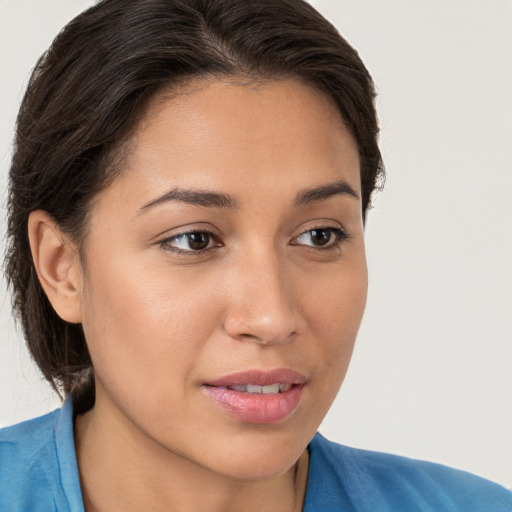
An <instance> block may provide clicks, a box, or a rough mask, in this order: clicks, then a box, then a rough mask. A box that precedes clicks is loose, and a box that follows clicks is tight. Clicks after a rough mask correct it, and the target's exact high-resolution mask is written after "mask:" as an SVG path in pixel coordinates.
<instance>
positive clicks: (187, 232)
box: [157, 226, 223, 256]
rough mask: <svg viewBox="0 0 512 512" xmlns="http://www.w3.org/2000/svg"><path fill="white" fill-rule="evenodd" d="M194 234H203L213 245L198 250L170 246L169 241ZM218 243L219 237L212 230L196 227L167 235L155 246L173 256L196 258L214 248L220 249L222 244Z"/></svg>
mask: <svg viewBox="0 0 512 512" xmlns="http://www.w3.org/2000/svg"><path fill="white" fill-rule="evenodd" d="M194 233H205V234H207V235H209V236H210V237H211V238H212V240H213V242H214V245H213V246H211V247H206V248H205V249H198V250H193V249H190V250H188V249H180V248H178V247H173V246H172V245H170V241H171V240H174V239H176V238H179V237H182V236H187V235H191V234H194ZM219 241H220V235H219V234H218V233H216V232H215V231H214V230H212V229H208V228H204V227H199V226H198V227H192V228H188V229H184V230H183V231H178V232H177V233H173V234H171V235H168V236H166V237H164V238H162V239H160V240H159V241H158V242H157V244H158V245H159V246H160V247H162V248H163V249H164V250H166V251H168V252H171V253H174V254H184V255H187V256H194V255H195V256H198V255H201V254H204V253H206V252H208V251H210V250H211V249H214V248H216V247H221V246H222V245H223V244H222V242H220V243H219Z"/></svg>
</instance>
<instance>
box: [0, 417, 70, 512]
mask: <svg viewBox="0 0 512 512" xmlns="http://www.w3.org/2000/svg"><path fill="white" fill-rule="evenodd" d="M63 422H65V423H66V422H69V423H71V424H72V416H71V411H68V410H66V408H65V407H64V408H63V409H58V410H56V411H53V412H51V413H49V414H46V415H45V416H41V417H40V418H36V419H33V420H29V421H25V422H23V423H19V424H17V425H13V426H11V427H7V428H4V429H0V512H3V511H7V510H9V511H12V512H16V511H24V510H25V511H26V510H31V511H39V510H44V511H46V512H49V511H54V510H55V511H56V510H59V511H60V510H68V509H69V507H68V505H69V503H68V500H67V498H66V496H65V492H64V489H63V485H62V475H61V470H62V454H59V448H58V434H59V430H61V429H62V425H61V424H62V423H63ZM61 437H62V436H61ZM68 445H69V442H68ZM68 448H69V450H68V451H73V456H74V446H73V443H71V446H68Z"/></svg>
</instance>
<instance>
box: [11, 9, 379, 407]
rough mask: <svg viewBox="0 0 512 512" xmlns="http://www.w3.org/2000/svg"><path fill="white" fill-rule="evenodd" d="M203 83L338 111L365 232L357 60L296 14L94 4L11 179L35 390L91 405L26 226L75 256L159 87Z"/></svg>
mask: <svg viewBox="0 0 512 512" xmlns="http://www.w3.org/2000/svg"><path fill="white" fill-rule="evenodd" d="M212 75H221V76H232V77H238V78H239V77H242V78H243V79H245V80H257V79H265V78H270V79H272V78H284V77H291V78H295V79H298V80H300V81H302V82H304V83H306V84H308V85H310V86H312V87H313V88H315V89H316V90H319V91H322V92H323V93H325V94H326V95H328V97H330V98H331V99H332V100H333V101H334V103H335V104H336V105H337V107H338V109H339V111H340V113H341V115H342V117H343V119H344V121H345V123H346V125H347V127H348V128H349V130H350V131H351V133H352V135H353V137H354V139H355V140H356V142H357V145H358V149H359V155H360V162H361V187H362V204H363V212H362V213H363V218H364V217H365V215H366V211H367V209H368V206H369V203H370V198H371V194H372V192H373V191H374V189H375V188H376V186H377V184H378V183H379V180H381V179H382V178H383V167H382V160H381V155H380V152H379V148H378V145H377V136H378V124H377V118H376V113H375V107H374V97H375V91H374V86H373V82H372V79H371V77H370V75H369V73H368V71H367V70H366V68H365V66H364V64H363V63H362V61H361V60H360V58H359V56H358V54H357V52H356V51H355V50H354V49H353V48H352V47H351V46H350V45H349V44H348V43H347V42H346V41H345V40H344V39H343V38H342V37H341V36H340V34H339V33H338V32H337V30H336V29H335V28H334V27H333V26H332V25H331V24H330V23H329V22H328V21H327V20H325V19H324V18H323V17H322V16H321V15H320V14H319V13H318V12H317V11H315V10H314V9H313V8H312V7H311V6H310V5H309V4H307V3H306V2H304V1H302V0H258V1H253V0H103V1H101V2H99V3H98V4H97V5H95V6H93V7H91V8H90V9H88V10H86V11H85V12H83V13H82V14H80V15H79V16H78V17H76V18H75V19H74V20H72V21H71V22H70V23H69V24H68V25H67V26H66V27H65V28H64V29H63V30H62V32H61V33H60V34H59V35H58V36H57V37H56V39H55V40H54V42H53V44H52V45H51V47H50V48H49V49H48V50H47V51H46V52H45V53H44V54H43V56H42V57H41V58H40V59H39V61H38V62H37V64H36V67H35V69H34V71H33V73H32V77H31V79H30V82H29V85H28V88H27V91H26V93H25V96H24V98H23V102H22V105H21V108H20V111H19V115H18V119H17V130H16V137H15V145H14V156H13V160H12V165H11V169H10V191H9V202H8V215H9V218H8V237H9V245H8V249H7V254H6V273H7V278H8V282H9V285H10V288H11V291H12V294H13V307H14V310H15V312H16V313H17V315H18V316H19V318H20V319H21V323H22V326H23V332H24V335H25V338H26V341H27V344H28V347H29V350H30V352H31V354H32V356H33V358H34V360H35V361H36V363H37V365H38V366H39V368H40V369H41V371H42V373H43V375H44V376H45V378H46V379H48V381H49V382H50V383H51V384H52V385H53V387H54V388H55V389H56V390H58V389H59V388H62V389H63V390H64V392H65V393H72V394H73V398H74V399H75V402H76V405H77V407H78V409H82V410H83V409H86V408H88V407H90V406H91V405H92V403H93V401H94V389H93V378H92V368H91V360H90V356H89V353H88V350H87V345H86V342H85V339H84V335H83V331H82V328H81V325H79V324H70V323H67V322H65V321H63V320H62V319H61V318H60V317H58V315H57V314H56V313H55V311H54V310H53V308H52V306H51V304H50V302H49V301H48V299H47V297H46V295H45V293H44V291H43V289H42V287H41V285H40V284H39V281H38V279H37V276H36V272H35V269H34V265H33V261H32V257H31V253H30V247H29V241H28V234H27V223H28V216H29V214H30V212H32V211H34V210H38V209H42V210H45V211H47V212H48V213H49V214H50V215H51V216H52V217H53V218H54V219H55V221H56V222H57V223H58V224H59V225H60V227H61V228H62V229H63V231H64V232H66V233H68V234H69V235H70V236H71V237H72V239H73V240H74V241H76V243H77V245H78V246H79V247H80V242H81V241H82V240H83V237H84V234H85V232H86V231H85V230H86V227H87V212H88V207H89V205H90V201H91V199H92V198H93V197H94V196H95V194H97V193H98V192H100V191H101V190H102V189H104V188H105V187H106V186H108V184H109V183H111V181H112V180H113V178H114V177H115V175H116V172H117V170H116V166H115V165H114V162H113V158H112V157H113V155H114V154H115V152H114V149H115V148H118V147H119V146H120V143H122V142H123V141H124V140H126V138H127V136H128V135H129V134H130V131H131V130H132V129H133V127H134V125H135V123H136V122H137V119H138V118H139V117H140V115H141V112H142V109H143V108H144V106H145V105H146V104H147V102H148V100H149V99H150V98H151V97H153V96H154V94H155V93H156V92H157V91H159V90H161V89H162V88H164V87H166V88H167V87H169V86H177V85H179V84H180V83H182V82H184V81H186V80H190V79H193V78H195V77H206V76H212Z"/></svg>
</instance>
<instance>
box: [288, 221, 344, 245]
mask: <svg viewBox="0 0 512 512" xmlns="http://www.w3.org/2000/svg"><path fill="white" fill-rule="evenodd" d="M337 224H338V225H337V226H333V225H332V224H331V225H328V224H325V223H323V224H322V223H318V224H316V225H312V226H311V227H308V228H307V229H303V230H301V232H300V233H299V234H298V235H296V236H294V237H293V238H292V240H291V245H296V246H301V247H305V248H306V249H312V250H315V251H316V250H320V251H328V250H329V249H338V248H339V247H340V245H341V244H342V243H343V242H345V241H346V240H348V239H350V238H351V236H350V235H349V233H348V232H347V231H346V229H345V228H344V227H343V226H341V224H339V223H337ZM315 230H325V231H330V232H331V233H333V235H334V236H335V241H334V243H331V244H329V245H326V246H322V245H317V246H315V245H308V244H299V243H293V242H294V241H295V240H297V239H298V238H299V237H301V236H302V235H305V234H306V233H309V232H311V231H315Z"/></svg>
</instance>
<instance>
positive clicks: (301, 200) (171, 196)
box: [139, 181, 359, 213]
mask: <svg viewBox="0 0 512 512" xmlns="http://www.w3.org/2000/svg"><path fill="white" fill-rule="evenodd" d="M335 195H348V196H351V197H354V198H355V199H359V195H358V194H357V192H356V191H355V190H354V189H353V188H352V187H351V186H350V185H349V184H348V183H347V182H346V181H335V182H334V183H328V184H327V185H321V186H319V187H315V188H308V189H305V190H302V191H300V192H299V193H298V194H297V195H296V197H295V201H294V203H293V204H294V206H295V207H298V206H302V205H305V204H309V203H313V202H317V201H323V200H325V199H329V198H330V197H332V196H335ZM169 201H177V202H180V203H187V204H191V205H195V206H204V207H207V208H212V207H213V208H228V209H235V208H238V206H239V202H238V201H237V199H236V198H235V197H233V196H230V195H228V194H222V193H219V192H211V191H209V190H200V189H199V190H190V189H183V188H178V187H176V188H173V189H171V190H169V191H168V192H166V193H165V194H163V195H162V196H160V197H157V198H156V199H153V200H151V201H149V202H148V203H146V204H145V205H144V206H142V207H141V208H140V209H139V213H142V212H143V211H144V210H147V209H148V208H152V207H153V206H157V205H159V204H162V203H166V202H169Z"/></svg>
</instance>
